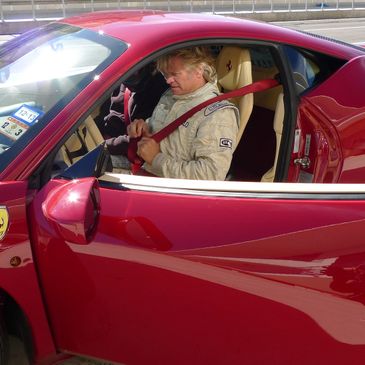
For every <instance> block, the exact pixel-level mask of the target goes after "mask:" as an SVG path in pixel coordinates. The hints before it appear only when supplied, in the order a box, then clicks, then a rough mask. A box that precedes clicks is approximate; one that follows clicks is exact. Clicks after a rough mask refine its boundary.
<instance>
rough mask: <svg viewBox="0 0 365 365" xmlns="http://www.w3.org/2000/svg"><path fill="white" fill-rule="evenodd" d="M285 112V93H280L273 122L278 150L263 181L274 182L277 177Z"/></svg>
mask: <svg viewBox="0 0 365 365" xmlns="http://www.w3.org/2000/svg"><path fill="white" fill-rule="evenodd" d="M284 114H285V108H284V94H283V93H280V94H279V96H278V99H277V102H276V109H275V115H274V122H273V128H274V131H275V135H276V150H275V159H274V165H273V166H272V167H271V169H269V170H268V171H267V172H266V173H265V174H264V175H263V176H262V178H261V181H262V182H273V181H274V178H275V170H276V165H277V162H278V157H279V150H280V142H281V137H282V134H283V125H284Z"/></svg>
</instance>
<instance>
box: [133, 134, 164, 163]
mask: <svg viewBox="0 0 365 365" xmlns="http://www.w3.org/2000/svg"><path fill="white" fill-rule="evenodd" d="M137 146H138V149H137V155H138V156H140V157H142V158H143V159H144V160H145V161H146V162H147V163H148V164H149V165H151V164H152V161H153V159H154V158H155V156H156V155H157V154H158V153H159V152H160V144H159V143H157V142H156V141H155V140H154V139H153V138H149V137H143V138H142V139H141V140H140V141H139V142H138V144H137Z"/></svg>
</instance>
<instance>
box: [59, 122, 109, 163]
mask: <svg viewBox="0 0 365 365" xmlns="http://www.w3.org/2000/svg"><path fill="white" fill-rule="evenodd" d="M103 142H104V138H103V136H102V135H101V133H100V131H99V129H98V127H97V126H96V124H95V121H94V119H93V118H92V117H91V116H88V117H87V118H86V119H85V120H84V122H83V123H82V124H81V125H80V127H79V128H78V129H77V131H76V132H75V133H73V134H72V135H71V136H70V137H69V139H68V140H67V141H66V142H65V144H64V145H63V146H62V147H61V154H62V159H63V160H64V162H65V163H66V164H67V165H69V166H70V165H71V164H73V163H74V162H76V161H77V160H79V159H80V158H81V157H82V156H84V155H85V154H86V153H87V152H89V151H92V150H93V149H94V148H95V147H97V146H98V145H99V144H101V143H103Z"/></svg>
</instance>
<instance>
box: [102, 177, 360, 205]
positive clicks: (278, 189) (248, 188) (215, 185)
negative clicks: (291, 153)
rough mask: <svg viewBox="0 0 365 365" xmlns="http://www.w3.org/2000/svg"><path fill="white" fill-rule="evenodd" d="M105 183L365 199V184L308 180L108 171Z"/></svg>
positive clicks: (163, 190)
mask: <svg viewBox="0 0 365 365" xmlns="http://www.w3.org/2000/svg"><path fill="white" fill-rule="evenodd" d="M100 180H101V185H104V184H103V182H105V186H110V187H113V186H116V185H118V186H121V187H122V188H124V189H128V190H139V191H150V192H159V193H170V194H187V195H202V196H221V197H245V198H268V199H270V198H279V199H316V200H329V199H330V200H365V184H304V183H263V182H240V181H211V180H209V181H205V180H184V179H167V178H159V177H146V176H136V175H126V174H114V173H106V174H105V175H103V177H102V178H101V179H100Z"/></svg>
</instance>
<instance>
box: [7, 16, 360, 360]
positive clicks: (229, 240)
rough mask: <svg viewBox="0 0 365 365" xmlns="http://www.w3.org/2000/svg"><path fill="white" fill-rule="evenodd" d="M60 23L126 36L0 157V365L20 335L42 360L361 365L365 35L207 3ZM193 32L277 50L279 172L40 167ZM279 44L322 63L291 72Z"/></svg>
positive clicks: (210, 39)
mask: <svg viewBox="0 0 365 365" xmlns="http://www.w3.org/2000/svg"><path fill="white" fill-rule="evenodd" d="M56 24H57V26H59V25H60V26H63V25H65V26H72V27H76V28H77V29H85V30H86V31H87V32H88V33H87V34H89V33H90V34H96V35H98V37H99V36H100V37H105V38H107V41H108V42H109V38H110V39H111V40H110V42H112V45H113V47H114V43H113V42H115V44H119V43H123V44H125V45H126V46H125V49H122V50H121V51H120V54H118V56H117V57H115V59H113V60H111V61H110V62H109V63H108V64H107V65H106V66H105V67H104V69H103V70H102V71H101V72H100V73H99V74H98V77H94V78H93V79H92V80H91V81H90V82H85V84H84V87H83V88H80V90H77V91H75V90H74V89H72V90H73V91H72V92H73V93H74V94H72V98H70V99H67V98H66V99H62V100H63V101H64V100H66V101H64V102H63V103H61V106H60V105H58V104H57V105H58V109H57V110H56V111H54V109H52V108H51V109H50V111H49V112H48V111H47V112H46V114H45V115H47V116H48V115H49V117H48V119H47V123H46V122H44V123H43V124H41V123H42V122H41V120H40V122H38V124H39V127H38V125H33V124H31V128H29V129H27V130H26V133H27V135H29V136H30V137H29V139H25V140H24V141H25V142H24V143H23V144H22V141H23V140H22V138H20V139H19V140H16V141H15V143H14V144H13V145H12V146H11V148H8V147H6V148H7V150H6V151H5V152H4V153H3V154H0V158H1V157H4V158H3V159H2V160H0V167H1V171H0V179H1V182H0V200H1V202H0V205H1V206H0V222H1V227H0V234H1V241H0V303H1V304H2V305H1V306H0V319H1V323H2V325H1V326H0V340H1V341H0V354H2V355H1V356H2V357H1V356H0V363H1V360H2V361H5V357H6V356H5V353H6V349H7V334H14V335H18V336H19V337H21V338H22V340H23V342H24V343H25V345H26V349H27V351H28V356H29V360H30V361H31V363H34V364H45V363H53V362H55V361H58V360H61V359H64V358H67V357H69V356H73V355H76V356H77V355H79V356H83V357H90V358H93V359H99V360H100V361H107V362H113V363H120V364H175V365H176V364H209V365H212V364H230V365H233V364H240V365H242V364H250V365H252V364H266V363H267V364H296V365H299V364H343V363H348V364H362V363H363V361H364V357H365V322H364V318H365V307H364V304H365V241H364V238H363V232H364V229H365V223H364V219H365V200H364V199H365V185H364V184H363V183H364V180H365V143H364V141H365V127H364V125H365V101H364V97H363V95H364V93H365V84H364V82H363V79H364V75H365V53H364V50H361V49H360V48H356V47H353V46H350V45H346V44H342V43H339V42H333V41H330V40H326V39H322V38H319V37H315V36H311V35H308V34H303V33H298V32H295V31H291V30H287V29H283V28H279V27H276V26H272V25H268V24H265V23H257V22H252V21H246V20H239V19H233V18H226V17H218V16H210V15H202V14H172V13H164V12H143V11H141V12H134V11H133V12H101V13H93V14H88V15H83V16H80V17H74V18H70V19H65V20H62V21H60V22H59V23H56ZM46 29H47V28H46ZM62 29H64V28H62ZM65 29H66V28H65ZM67 29H68V28H67ZM73 29H74V28H73ZM95 37H96V36H95ZM23 41H25V39H23ZM202 43H204V44H209V45H214V46H217V45H219V46H220V45H223V46H224V45H226V44H229V45H231V44H235V45H244V46H245V47H248V48H249V49H250V50H251V55H252V57H253V58H255V57H257V60H256V61H257V65H259V61H265V60H267V61H268V62H269V61H270V60H271V58H270V60H269V58H268V56H266V54H267V53H265V52H263V49H265V50H266V49H270V50H272V54H273V55H274V56H273V60H275V65H276V66H277V67H278V69H279V71H280V82H281V85H282V86H281V87H282V90H283V91H284V105H285V122H284V132H283V141H282V144H281V146H280V152H279V157H278V164H277V168H276V173H275V179H274V181H272V182H260V180H258V179H256V178H255V179H252V180H253V181H251V179H249V178H246V179H245V178H241V179H235V180H237V181H221V182H214V181H190V180H179V179H164V178H157V177H146V176H133V175H124V174H115V173H105V174H95V170H94V164H93V165H92V166H91V165H90V161H89V162H88V163H87V164H86V163H84V165H86V167H88V168H89V170H88V171H87V172H86V173H81V166H82V164H83V160H84V158H82V159H81V160H79V162H77V163H75V164H72V165H71V168H72V167H74V169H73V171H72V173H65V174H61V175H54V174H53V175H52V174H51V173H50V172H49V171H50V168H48V166H50V159H51V158H54V154H55V151H56V149H58V148H59V147H60V146H61V145H63V143H64V142H65V140H66V139H67V138H69V137H70V136H71V135H72V133H74V132H75V129H76V128H77V127H78V125H79V124H80V123H81V122H82V120H83V118H84V117H85V116H86V115H89V114H91V113H92V111H93V110H94V108H95V106H97V105H100V103H101V101H105V100H106V99H107V97H108V96H109V95H110V92H111V91H112V90H113V88H115V86H116V85H117V84H118V83H120V82H121V81H123V78H124V79H125V78H126V77H127V76H128V75H130V74H131V73H133V72H134V71H135V70H136V69H137V68H138V67H139V66H140V65H142V64H144V63H146V62H150V61H152V60H153V59H155V58H156V57H157V56H159V55H160V54H162V53H163V52H166V51H169V50H171V49H174V48H176V47H183V46H190V45H194V44H202ZM113 47H110V49H112V48H113ZM266 47H267V48H266ZM55 48H57V44H56V45H55ZM289 48H290V50H291V51H290V52H292V50H294V51H295V52H296V54H298V55H299V54H300V55H301V58H300V59H301V60H305V61H306V62H303V64H305V65H307V64H308V63H309V64H310V65H312V63H313V62H314V63H315V64H316V66H310V70H311V72H312V71H313V70H314V71H313V72H315V73H316V75H320V76H318V78H317V80H316V77H317V76H316V77H314V78H313V77H312V76H311V77H309V76H308V79H306V80H305V82H302V81H301V80H302V77H301V76H300V75H299V76H298V73H299V71H298V70H297V69H294V62H293V63H292V64H290V61H289V60H288V59H289V56H288V54H289V53H290V52H289V51H288V52H287V50H288V49H289ZM113 49H114V48H113ZM255 52H256V53H255ZM286 52H287V53H286ZM255 55H256V56H255ZM262 55H265V56H262ZM32 57H33V56H32ZM260 57H261V58H260ZM297 59H298V58H297ZM256 61H255V62H256ZM270 62H271V61H270ZM265 67H266V66H265V65H264V66H263V68H265ZM291 67H292V68H291ZM306 67H308V66H306ZM266 69H268V68H266ZM306 70H307V69H306ZM318 70H319V71H318ZM0 76H1V72H0ZM308 80H312V81H308ZM313 80H314V81H313ZM297 86H298V87H297ZM52 90H54V92H56V91H57V90H56V89H50V91H49V93H50V94H49V95H50V96H49V97H50V98H51V97H52V96H51V93H52V92H53V91H52ZM66 96H67V95H66ZM255 100H258V99H255ZM32 105H33V104H32ZM19 110H20V109H18V110H17V111H19ZM21 110H23V109H21ZM0 111H1V110H0ZM273 112H274V113H275V110H274V111H273ZM0 114H1V113H0ZM3 126H4V124H3ZM0 127H1V126H0ZM5 127H6V126H5ZM5 127H4V128H5ZM36 128H38V129H36ZM262 128H263V127H262ZM33 130H34V131H35V132H34V133H33V132H31V131H33ZM262 130H263V129H260V130H259V132H258V134H255V138H256V140H255V141H256V142H257V143H258V142H259V141H260V140H261V139H262V140H264V141H265V143H266V140H265V137H264V134H263V132H262ZM261 132H262V134H261ZM31 133H33V134H32V135H31ZM250 146H251V147H252V148H254V147H253V144H251V145H250ZM265 153H266V152H263V154H265ZM258 155H259V154H258ZM88 156H91V158H92V157H93V154H91V155H90V154H88ZM5 157H6V158H5ZM97 157H100V156H99V155H98V156H97ZM258 157H259V156H257V158H258ZM257 158H256V157H255V153H252V154H251V155H250V159H251V160H253V161H254V162H255V164H256V162H257ZM93 161H94V160H93ZM95 161H96V159H95ZM95 161H94V163H95V164H97V161H96V162H95ZM307 161H310V163H309V165H307V164H306V162H307ZM90 166H91V170H90Z"/></svg>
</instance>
